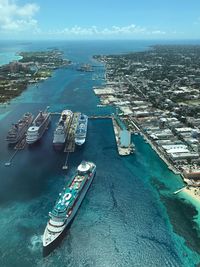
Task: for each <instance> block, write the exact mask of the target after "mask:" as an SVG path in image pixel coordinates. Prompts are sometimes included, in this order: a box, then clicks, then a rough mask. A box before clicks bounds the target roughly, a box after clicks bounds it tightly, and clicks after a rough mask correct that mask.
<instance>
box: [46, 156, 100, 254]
mask: <svg viewBox="0 0 200 267" xmlns="http://www.w3.org/2000/svg"><path fill="white" fill-rule="evenodd" d="M95 173H96V165H95V164H94V163H92V162H86V161H82V162H81V164H80V165H79V166H78V168H77V170H76V171H75V173H74V174H73V175H72V177H71V179H70V181H69V182H68V183H67V185H66V186H65V187H64V188H63V191H62V192H61V193H60V194H59V197H58V199H57V201H56V204H55V206H54V208H53V210H52V211H51V212H49V216H50V219H49V221H48V223H47V226H46V228H45V231H44V235H43V248H44V251H43V252H44V254H46V255H47V254H49V253H48V251H47V249H49V250H52V248H53V245H54V248H55V241H56V240H57V239H58V237H59V236H61V234H62V233H63V231H64V229H65V228H66V227H67V226H68V225H69V223H70V222H71V221H72V220H73V218H74V216H75V215H76V212H77V210H78V208H79V207H80V205H81V203H82V201H83V199H84V197H85V195H86V193H87V191H88V189H89V186H90V184H91V183H92V180H93V178H94V176H95ZM45 250H46V251H45Z"/></svg>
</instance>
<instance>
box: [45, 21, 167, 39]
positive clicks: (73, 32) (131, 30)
mask: <svg viewBox="0 0 200 267" xmlns="http://www.w3.org/2000/svg"><path fill="white" fill-rule="evenodd" d="M164 34H166V32H164V31H161V30H149V29H147V28H145V27H141V26H137V25H135V24H131V25H127V26H116V25H113V26H111V27H106V28H100V27H97V26H91V27H80V26H77V25H76V26H74V27H71V28H69V27H67V28H64V29H62V30H51V31H49V32H48V33H47V35H49V36H52V37H53V36H55V37H59V36H61V37H74V38H78V37H80V38H81V37H94V38H104V37H115V38H121V37H126V38H132V37H133V38H134V37H144V36H145V35H148V36H149V35H152V36H160V35H164Z"/></svg>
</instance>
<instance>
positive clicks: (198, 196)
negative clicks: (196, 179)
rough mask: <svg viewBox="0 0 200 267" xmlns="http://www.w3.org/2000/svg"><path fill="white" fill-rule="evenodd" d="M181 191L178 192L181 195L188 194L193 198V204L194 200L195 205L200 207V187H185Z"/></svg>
mask: <svg viewBox="0 0 200 267" xmlns="http://www.w3.org/2000/svg"><path fill="white" fill-rule="evenodd" d="M179 193H180V194H179ZM179 193H178V195H179V196H181V194H186V195H187V196H188V198H189V200H192V201H191V202H192V204H193V205H195V203H194V202H196V204H197V205H195V206H198V208H200V190H199V188H195V187H185V188H183V189H182V190H181V192H179ZM184 198H185V197H184ZM199 215H200V214H199Z"/></svg>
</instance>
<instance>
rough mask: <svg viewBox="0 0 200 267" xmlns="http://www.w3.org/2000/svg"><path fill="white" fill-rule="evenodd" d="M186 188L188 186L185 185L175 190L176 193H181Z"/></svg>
mask: <svg viewBox="0 0 200 267" xmlns="http://www.w3.org/2000/svg"><path fill="white" fill-rule="evenodd" d="M185 188H186V186H184V187H182V188H180V189H178V190H177V191H175V192H174V195H176V194H178V193H180V192H181V191H182V190H183V189H185Z"/></svg>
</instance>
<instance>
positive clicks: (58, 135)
mask: <svg viewBox="0 0 200 267" xmlns="http://www.w3.org/2000/svg"><path fill="white" fill-rule="evenodd" d="M72 117H73V113H72V111H71V110H63V111H62V113H61V117H60V119H59V122H58V125H57V127H56V129H55V131H54V137H53V146H54V148H55V149H56V150H61V149H62V148H63V147H64V144H65V142H66V139H67V133H68V130H69V127H70V124H71V120H72Z"/></svg>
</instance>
